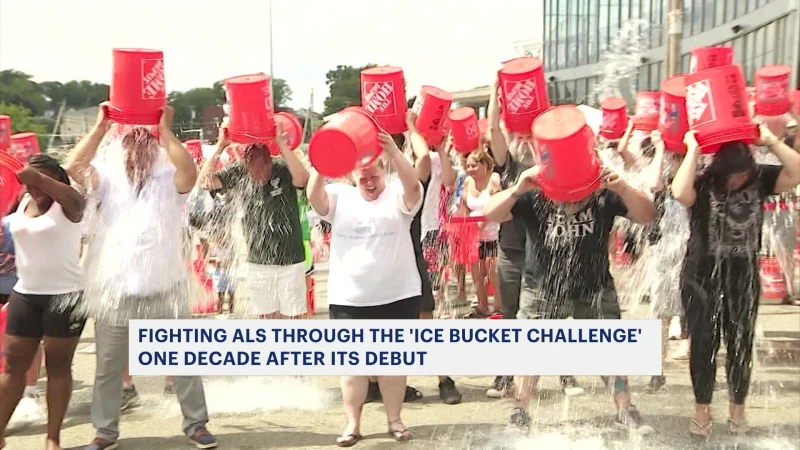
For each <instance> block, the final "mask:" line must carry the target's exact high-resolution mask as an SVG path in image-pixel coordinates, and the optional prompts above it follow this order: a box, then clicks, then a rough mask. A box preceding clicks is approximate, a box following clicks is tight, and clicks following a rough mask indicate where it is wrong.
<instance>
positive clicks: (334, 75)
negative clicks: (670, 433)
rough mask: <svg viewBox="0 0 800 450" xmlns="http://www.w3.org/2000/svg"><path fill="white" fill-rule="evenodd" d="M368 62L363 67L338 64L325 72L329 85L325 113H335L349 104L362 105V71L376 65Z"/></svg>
mask: <svg viewBox="0 0 800 450" xmlns="http://www.w3.org/2000/svg"><path fill="white" fill-rule="evenodd" d="M375 66H376V64H367V65H366V66H363V67H353V66H341V65H339V66H336V69H334V70H329V71H328V73H327V74H325V78H326V81H325V83H326V84H327V85H328V90H329V94H328V98H326V99H325V111H323V113H322V114H323V115H326V116H327V115H328V114H333V113H335V112H337V111H339V110H341V109H343V108H346V107H348V106H354V105H355V106H358V105H361V71H362V70H364V69H369V68H370V67H375Z"/></svg>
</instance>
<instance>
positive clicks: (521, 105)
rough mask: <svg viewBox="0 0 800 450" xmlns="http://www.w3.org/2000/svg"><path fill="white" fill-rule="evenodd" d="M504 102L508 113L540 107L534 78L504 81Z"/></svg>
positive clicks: (517, 112)
mask: <svg viewBox="0 0 800 450" xmlns="http://www.w3.org/2000/svg"><path fill="white" fill-rule="evenodd" d="M505 93H506V96H505V97H506V98H505V104H506V111H508V113H509V114H519V113H521V112H523V113H525V112H529V111H534V110H538V109H540V107H539V104H540V103H539V90H538V89H537V88H536V80H534V79H527V80H523V81H506V84H505Z"/></svg>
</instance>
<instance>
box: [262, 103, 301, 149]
mask: <svg viewBox="0 0 800 450" xmlns="http://www.w3.org/2000/svg"><path fill="white" fill-rule="evenodd" d="M275 123H276V124H277V123H280V124H281V126H282V127H283V132H284V133H286V138H287V141H288V142H287V145H288V146H289V150H294V149H296V148H297V147H300V144H301V143H302V142H303V124H301V123H300V120H298V119H297V117H295V116H294V114H289V113H286V112H279V113H275ZM267 146H268V147H269V153H270V154H271V155H272V156H278V155H280V154H281V149H280V148H278V145H277V144H276V143H275V141H274V140H271V141H269V143H268V144H267Z"/></svg>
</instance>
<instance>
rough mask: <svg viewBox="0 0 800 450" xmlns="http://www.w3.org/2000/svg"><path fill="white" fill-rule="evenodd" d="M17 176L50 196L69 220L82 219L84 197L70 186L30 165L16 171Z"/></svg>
mask: <svg viewBox="0 0 800 450" xmlns="http://www.w3.org/2000/svg"><path fill="white" fill-rule="evenodd" d="M17 177H18V178H19V179H20V181H21V182H23V183H24V184H25V186H35V187H37V188H39V189H41V190H42V191H44V193H45V194H47V195H49V196H50V197H52V198H53V200H55V202H56V203H58V204H59V205H61V209H62V210H63V211H64V215H65V216H66V217H67V219H69V220H70V222H73V223H78V222H80V221H81V220H82V219H83V211H84V210H85V209H86V198H84V196H83V195H81V194H80V193H79V192H78V191H76V190H75V189H74V188H73V187H72V186H70V185H68V184H64V183H62V182H60V181H57V180H55V179H53V178H51V177H49V176H47V175H44V174H42V173H41V172H39V171H38V170H36V169H33V168H31V167H25V168H24V169H22V170H21V171H20V172H19V173H17Z"/></svg>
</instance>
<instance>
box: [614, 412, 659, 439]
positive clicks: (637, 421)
mask: <svg viewBox="0 0 800 450" xmlns="http://www.w3.org/2000/svg"><path fill="white" fill-rule="evenodd" d="M614 426H615V427H616V428H617V429H620V430H627V431H633V432H636V433H638V434H640V435H646V434H650V433H652V432H653V431H654V430H653V427H651V426H648V425H644V423H643V421H642V415H641V414H639V410H638V409H636V407H635V406H633V405H630V406H628V407H627V408H626V409H623V410H622V411H620V412H618V413H617V418H616V419H615V420H614Z"/></svg>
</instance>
